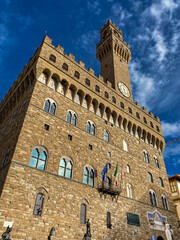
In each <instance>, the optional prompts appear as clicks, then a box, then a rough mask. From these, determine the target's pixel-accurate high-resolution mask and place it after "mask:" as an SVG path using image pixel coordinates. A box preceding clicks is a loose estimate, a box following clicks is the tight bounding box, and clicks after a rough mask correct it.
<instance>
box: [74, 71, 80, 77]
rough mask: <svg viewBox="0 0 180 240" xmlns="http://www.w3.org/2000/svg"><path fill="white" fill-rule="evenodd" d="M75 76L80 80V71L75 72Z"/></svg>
mask: <svg viewBox="0 0 180 240" xmlns="http://www.w3.org/2000/svg"><path fill="white" fill-rule="evenodd" d="M74 76H75V77H76V78H77V79H79V78H80V74H79V72H78V71H75V72H74Z"/></svg>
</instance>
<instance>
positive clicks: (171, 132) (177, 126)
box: [161, 121, 180, 151]
mask: <svg viewBox="0 0 180 240" xmlns="http://www.w3.org/2000/svg"><path fill="white" fill-rule="evenodd" d="M161 126H162V129H163V133H164V136H165V137H173V138H176V137H180V123H179V122H175V123H168V122H165V121H161ZM179 151H180V149H179Z"/></svg>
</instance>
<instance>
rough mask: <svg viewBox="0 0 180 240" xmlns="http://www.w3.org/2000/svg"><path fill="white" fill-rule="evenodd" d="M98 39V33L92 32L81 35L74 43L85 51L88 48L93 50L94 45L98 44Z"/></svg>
mask: <svg viewBox="0 0 180 240" xmlns="http://www.w3.org/2000/svg"><path fill="white" fill-rule="evenodd" d="M98 39H99V31H97V30H92V31H89V32H87V33H85V34H82V35H81V36H80V37H79V38H78V39H77V41H76V44H77V45H78V47H81V48H83V49H85V50H87V49H89V48H92V47H93V48H94V46H95V44H96V43H97V42H98Z"/></svg>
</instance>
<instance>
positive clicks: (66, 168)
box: [58, 157, 73, 178]
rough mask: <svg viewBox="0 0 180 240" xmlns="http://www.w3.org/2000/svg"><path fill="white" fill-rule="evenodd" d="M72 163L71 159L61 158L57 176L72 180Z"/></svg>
mask: <svg viewBox="0 0 180 240" xmlns="http://www.w3.org/2000/svg"><path fill="white" fill-rule="evenodd" d="M72 169H73V163H72V160H71V158H69V157H63V158H61V160H60V165H59V173H58V174H59V175H60V176H62V177H66V178H72Z"/></svg>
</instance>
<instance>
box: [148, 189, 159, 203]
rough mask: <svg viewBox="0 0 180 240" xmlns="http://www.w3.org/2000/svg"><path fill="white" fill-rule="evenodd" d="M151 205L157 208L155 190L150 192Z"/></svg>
mask: <svg viewBox="0 0 180 240" xmlns="http://www.w3.org/2000/svg"><path fill="white" fill-rule="evenodd" d="M149 198H150V204H151V205H153V206H155V207H157V201H156V195H155V192H154V191H153V190H150V191H149Z"/></svg>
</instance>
